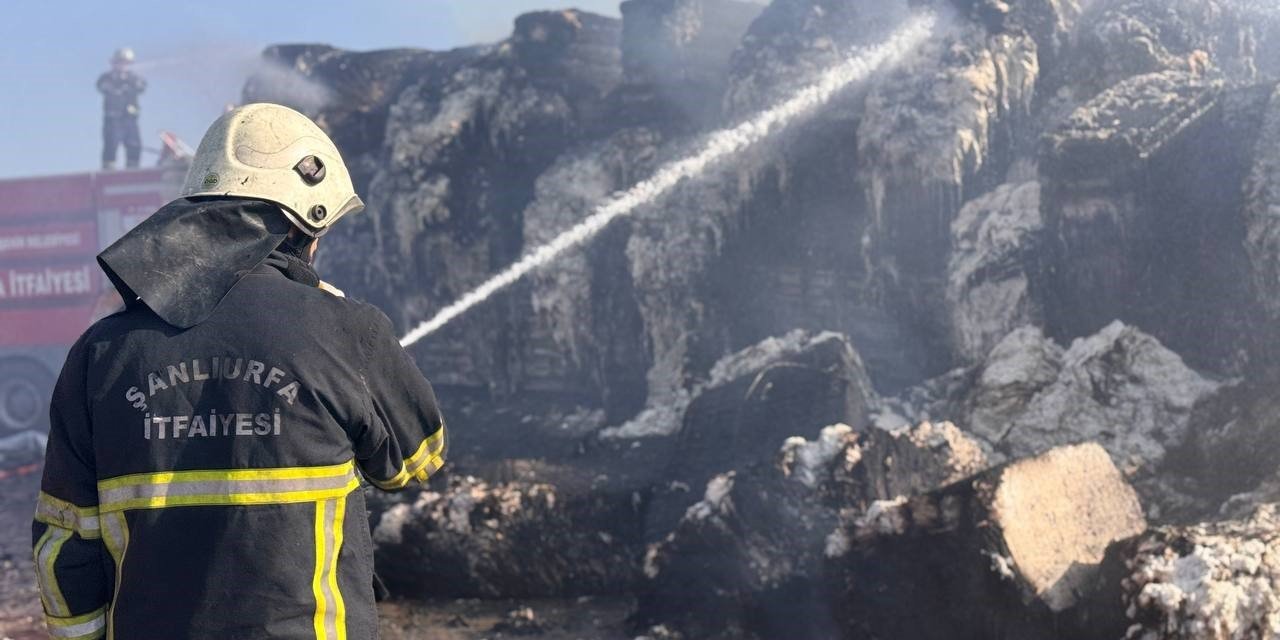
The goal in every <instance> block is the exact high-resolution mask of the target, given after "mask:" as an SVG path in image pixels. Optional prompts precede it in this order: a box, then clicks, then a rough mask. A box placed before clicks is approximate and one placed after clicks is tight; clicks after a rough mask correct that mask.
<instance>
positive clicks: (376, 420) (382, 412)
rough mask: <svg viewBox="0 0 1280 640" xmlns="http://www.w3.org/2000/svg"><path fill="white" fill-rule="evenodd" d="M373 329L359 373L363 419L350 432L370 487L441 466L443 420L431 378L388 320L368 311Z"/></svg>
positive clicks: (422, 477) (391, 485)
mask: <svg viewBox="0 0 1280 640" xmlns="http://www.w3.org/2000/svg"><path fill="white" fill-rule="evenodd" d="M374 315H375V317H374V319H373V321H372V322H371V323H370V324H371V325H372V327H373V328H374V330H373V331H372V332H371V334H370V335H369V338H368V339H367V341H366V345H365V346H366V352H367V354H368V363H367V366H366V368H365V369H364V371H363V374H362V378H363V381H364V385H365V390H366V391H367V399H368V403H369V406H368V407H367V409H366V413H367V414H368V418H367V419H366V422H367V424H366V425H364V428H363V429H362V432H361V433H359V434H355V437H354V438H353V440H354V441H355V447H356V459H357V462H358V464H359V465H360V470H361V471H362V472H363V473H364V475H365V477H366V478H368V479H369V481H370V482H372V483H373V484H374V486H376V487H378V488H380V489H384V490H387V491H394V490H397V489H403V488H404V487H406V486H408V484H409V483H410V482H412V481H415V480H416V481H418V482H426V480H427V478H428V477H429V476H430V475H431V474H433V473H435V472H436V471H437V470H439V469H440V467H441V466H443V465H444V456H445V451H446V448H447V442H446V438H445V427H444V420H443V418H442V417H441V415H440V407H439V405H438V404H437V402H436V395H435V392H434V391H433V390H432V389H431V383H429V382H427V379H426V378H425V377H424V376H423V375H422V372H421V371H419V370H418V367H417V365H416V364H414V362H413V359H412V358H411V357H410V356H409V354H408V353H406V352H405V350H404V349H403V348H401V347H400V343H399V341H398V340H397V339H396V337H395V333H394V330H393V328H392V326H391V321H390V320H388V319H387V317H386V316H385V315H383V314H382V312H380V311H376V310H375V311H374Z"/></svg>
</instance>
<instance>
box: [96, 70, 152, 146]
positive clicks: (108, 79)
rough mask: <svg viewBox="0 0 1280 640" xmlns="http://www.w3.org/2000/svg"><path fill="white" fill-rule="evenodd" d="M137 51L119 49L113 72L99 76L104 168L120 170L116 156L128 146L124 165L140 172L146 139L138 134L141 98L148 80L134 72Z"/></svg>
mask: <svg viewBox="0 0 1280 640" xmlns="http://www.w3.org/2000/svg"><path fill="white" fill-rule="evenodd" d="M132 65H133V49H130V48H128V47H126V48H124V49H119V50H117V51H116V52H115V54H114V55H112V56H111V70H110V71H108V72H106V73H104V74H102V75H100V76H98V92H99V93H101V94H102V168H103V169H105V170H108V171H109V170H111V169H115V168H116V154H117V152H118V150H119V147H120V145H124V166H125V167H127V168H129V169H137V168H138V163H139V161H140V160H141V158H142V136H141V135H139V134H138V96H140V95H142V92H143V91H146V89H147V81H146V80H143V79H142V76H139V75H138V74H136V73H134V72H133V70H132V69H130V68H129V67H130V66H132Z"/></svg>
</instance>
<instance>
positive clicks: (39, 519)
mask: <svg viewBox="0 0 1280 640" xmlns="http://www.w3.org/2000/svg"><path fill="white" fill-rule="evenodd" d="M84 353H85V349H84V344H83V339H82V341H81V342H80V343H77V344H76V346H74V347H72V349H71V353H70V354H69V355H68V356H67V363H66V365H64V366H63V369H62V375H61V376H59V378H58V383H57V385H56V386H55V387H54V391H53V399H52V402H51V405H50V410H49V417H50V428H49V444H48V448H47V451H46V453H45V467H44V479H43V481H42V483H41V486H40V495H39V498H38V499H37V501H36V513H35V520H34V522H33V523H32V528H31V531H32V542H33V544H34V552H35V568H36V577H37V581H38V583H39V587H40V600H41V602H42V604H43V605H44V611H45V621H46V623H47V624H48V626H49V635H50V636H51V637H53V638H75V639H77V640H80V639H85V640H88V639H92V638H101V637H103V636H104V635H105V634H106V612H107V606H108V605H109V604H110V603H109V600H110V595H109V593H110V592H109V591H108V576H107V573H106V567H105V565H104V563H103V558H104V557H105V556H104V553H105V551H104V549H103V546H102V531H101V526H100V524H99V518H98V489H97V481H96V475H95V473H94V462H93V446H92V440H91V435H90V433H91V432H90V425H89V411H88V408H87V399H86V395H85V380H84V372H85V360H84Z"/></svg>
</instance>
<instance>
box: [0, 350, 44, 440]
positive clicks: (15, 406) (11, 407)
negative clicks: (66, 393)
mask: <svg viewBox="0 0 1280 640" xmlns="http://www.w3.org/2000/svg"><path fill="white" fill-rule="evenodd" d="M53 383H54V377H53V374H51V373H49V371H48V370H46V369H45V368H44V367H43V366H41V365H40V364H39V363H37V362H33V361H31V360H27V359H24V358H11V359H7V360H0V435H10V434H14V433H18V432H21V431H40V432H46V431H48V430H49V398H50V396H52V395H53Z"/></svg>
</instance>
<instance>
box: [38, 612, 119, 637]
mask: <svg viewBox="0 0 1280 640" xmlns="http://www.w3.org/2000/svg"><path fill="white" fill-rule="evenodd" d="M48 627H49V636H50V637H53V638H59V639H65V640H80V639H81V638H97V637H100V636H101V635H102V631H103V630H104V629H106V628H107V613H106V611H105V610H103V611H99V612H97V613H96V614H94V615H93V617H92V618H90V619H88V620H86V621H84V622H77V623H76V624H68V625H62V624H59V623H57V622H56V621H53V620H50V621H49V624H48Z"/></svg>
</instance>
